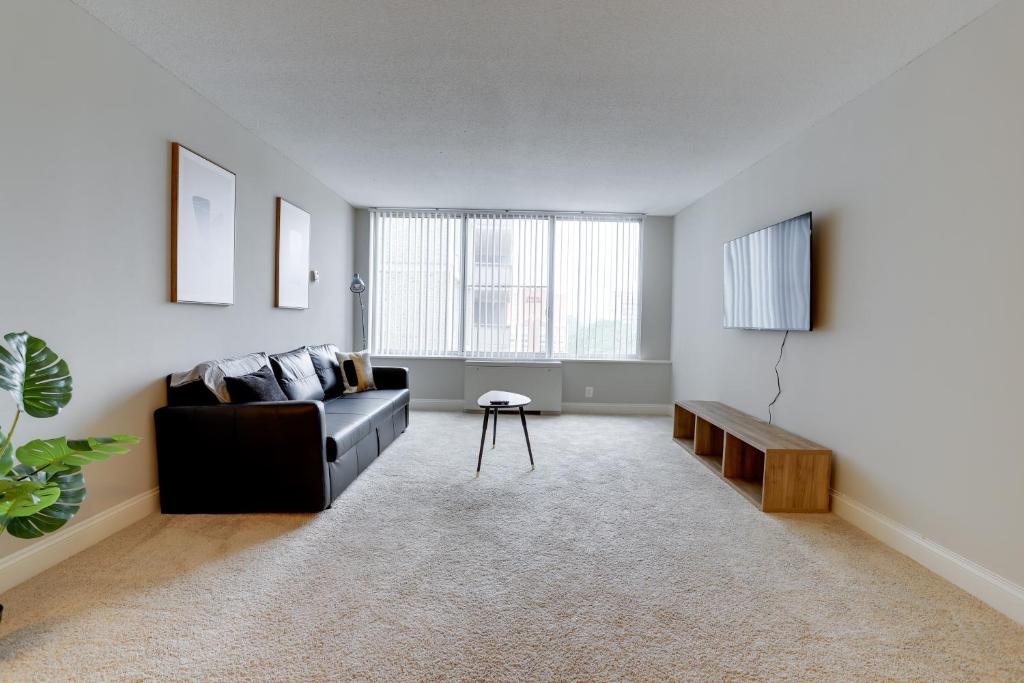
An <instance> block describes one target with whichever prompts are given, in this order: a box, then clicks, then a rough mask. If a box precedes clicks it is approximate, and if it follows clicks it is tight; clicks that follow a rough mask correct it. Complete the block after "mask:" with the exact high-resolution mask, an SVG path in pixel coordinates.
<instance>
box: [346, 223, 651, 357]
mask: <svg viewBox="0 0 1024 683" xmlns="http://www.w3.org/2000/svg"><path fill="white" fill-rule="evenodd" d="M368 212H369V213H370V234H369V236H368V240H367V242H368V245H369V250H368V251H369V253H368V264H369V272H368V276H367V278H366V280H367V289H368V291H369V293H370V297H373V296H374V291H375V288H374V285H375V280H376V276H377V271H378V264H377V260H376V259H377V255H376V254H375V251H374V245H375V244H376V242H377V238H376V235H375V233H376V230H377V229H378V228H377V221H378V220H380V214H381V213H387V212H405V213H409V214H412V215H419V216H423V217H428V216H430V215H431V214H435V215H436V216H437V217H438V218H443V217H450V218H457V219H458V220H460V222H461V231H460V233H461V242H460V249H459V251H460V253H461V255H462V258H461V264H460V265H461V273H460V275H459V278H458V279H459V284H458V288H459V290H460V291H459V296H460V302H459V303H460V305H461V316H460V317H461V320H460V324H459V325H458V335H457V336H458V349H454V350H452V351H450V352H445V353H441V354H437V353H420V354H418V353H415V352H407V353H392V352H389V353H384V354H381V353H379V352H377V351H376V342H375V339H374V334H373V332H374V327H375V326H374V320H373V316H374V314H375V310H376V305H375V303H374V301H373V299H371V302H370V305H369V306H367V323H366V334H367V345H368V348H369V349H370V351H371V353H372V354H373V355H375V356H380V357H385V358H386V357H391V358H423V359H429V358H439V359H453V360H459V359H467V360H489V359H493V360H502V361H508V362H515V361H517V360H518V361H522V362H531V361H538V360H550V361H580V362H636V361H641V360H643V359H642V354H641V349H642V348H643V299H644V233H645V232H646V229H645V228H646V220H645V219H646V214H642V213H611V212H572V211H512V210H501V211H493V210H479V209H414V208H408V207H403V208H371V209H368ZM479 216H493V217H495V218H501V217H509V218H514V217H536V218H541V217H544V218H546V219H547V221H548V229H547V250H548V251H547V253H548V259H547V264H546V265H547V273H546V282H547V284H546V285H536V287H543V288H544V290H545V299H546V300H545V316H544V317H545V331H544V350H543V351H542V352H540V353H523V352H517V351H509V352H488V353H484V354H480V353H476V352H467V351H466V345H467V339H466V328H467V327H468V324H467V323H468V321H469V318H467V315H468V314H469V311H470V307H473V306H474V301H471V300H470V299H471V298H472V294H471V290H472V289H473V287H472V286H470V284H469V283H468V271H469V269H470V268H472V267H474V266H487V267H495V266H497V267H502V266H507V265H509V264H505V263H490V262H488V263H483V262H477V261H476V254H475V252H476V246H475V245H474V248H473V250H472V252H473V253H470V251H469V249H468V247H469V230H470V227H469V221H470V219H471V218H473V217H479ZM560 218H561V219H577V220H579V219H588V220H602V219H606V220H616V221H623V222H626V221H635V222H636V223H637V224H638V236H637V246H636V249H637V258H636V278H637V279H636V350H635V352H634V353H631V354H609V355H604V356H600V355H579V356H577V355H570V354H566V353H559V354H556V353H555V351H554V346H555V341H554V323H555V310H554V297H555V289H556V288H555V267H556V259H555V248H556V243H557V237H556V231H557V230H558V220H559V219H560Z"/></svg>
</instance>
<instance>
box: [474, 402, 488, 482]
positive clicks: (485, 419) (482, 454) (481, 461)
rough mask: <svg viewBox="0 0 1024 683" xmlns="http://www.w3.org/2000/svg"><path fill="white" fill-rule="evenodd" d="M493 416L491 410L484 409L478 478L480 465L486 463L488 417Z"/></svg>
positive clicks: (478, 458) (477, 461)
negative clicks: (485, 445)
mask: <svg viewBox="0 0 1024 683" xmlns="http://www.w3.org/2000/svg"><path fill="white" fill-rule="evenodd" d="M490 414H491V410H490V408H484V430H483V431H482V432H480V455H478V456H477V458H476V476H478V477H479V476H480V465H482V464H483V462H484V441H486V440H487V417H488V416H489V415H490Z"/></svg>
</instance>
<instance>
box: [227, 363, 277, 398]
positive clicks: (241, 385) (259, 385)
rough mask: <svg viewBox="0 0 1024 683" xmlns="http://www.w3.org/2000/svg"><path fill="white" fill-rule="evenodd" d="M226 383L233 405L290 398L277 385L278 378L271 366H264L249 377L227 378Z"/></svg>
mask: <svg viewBox="0 0 1024 683" xmlns="http://www.w3.org/2000/svg"><path fill="white" fill-rule="evenodd" d="M224 383H225V384H226V385H227V387H228V393H230V394H231V402H232V403H252V402H254V401H287V400H288V397H287V396H285V393H284V392H283V391H282V390H281V385H279V384H278V383H277V377H275V376H274V371H273V370H272V369H270V367H269V366H264V367H262V368H260V369H259V370H257V371H256V372H253V373H251V374H248V375H242V376H240V377H225V378H224Z"/></svg>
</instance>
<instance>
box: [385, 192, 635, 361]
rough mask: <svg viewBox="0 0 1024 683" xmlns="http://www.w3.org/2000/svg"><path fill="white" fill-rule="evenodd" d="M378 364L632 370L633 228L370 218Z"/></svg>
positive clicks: (629, 221) (499, 219)
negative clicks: (420, 361) (463, 362)
mask: <svg viewBox="0 0 1024 683" xmlns="http://www.w3.org/2000/svg"><path fill="white" fill-rule="evenodd" d="M371 217H372V223H371V240H370V244H371V247H370V248H371V254H370V260H371V271H372V272H371V274H370V282H369V287H370V289H369V292H370V301H371V306H370V348H371V349H372V351H373V352H374V353H375V354H378V355H401V356H454V357H468V358H523V359H529V358H595V359H598V358H607V359H624V358H637V357H638V355H639V343H640V280H641V278H640V250H641V244H642V239H643V217H642V216H633V215H613V214H599V215H597V214H595V215H591V214H569V213H566V214H561V213H541V212H511V211H501V212H481V211H426V210H373V211H372V212H371Z"/></svg>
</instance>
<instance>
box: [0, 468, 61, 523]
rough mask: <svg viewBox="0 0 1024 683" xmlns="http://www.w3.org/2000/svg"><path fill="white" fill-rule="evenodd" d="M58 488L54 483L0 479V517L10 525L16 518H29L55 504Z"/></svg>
mask: <svg viewBox="0 0 1024 683" xmlns="http://www.w3.org/2000/svg"><path fill="white" fill-rule="evenodd" d="M58 498H60V486H58V485H57V484H54V483H50V482H45V481H37V480H35V479H25V480H22V481H12V480H10V479H0V516H2V517H7V518H10V519H8V522H7V524H8V528H9V527H10V523H11V522H12V521H13V519H14V518H16V517H29V516H31V515H34V514H35V513H37V512H39V511H40V510H42V509H44V508H47V507H49V506H51V505H53V504H54V503H56V502H57V499H58Z"/></svg>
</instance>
